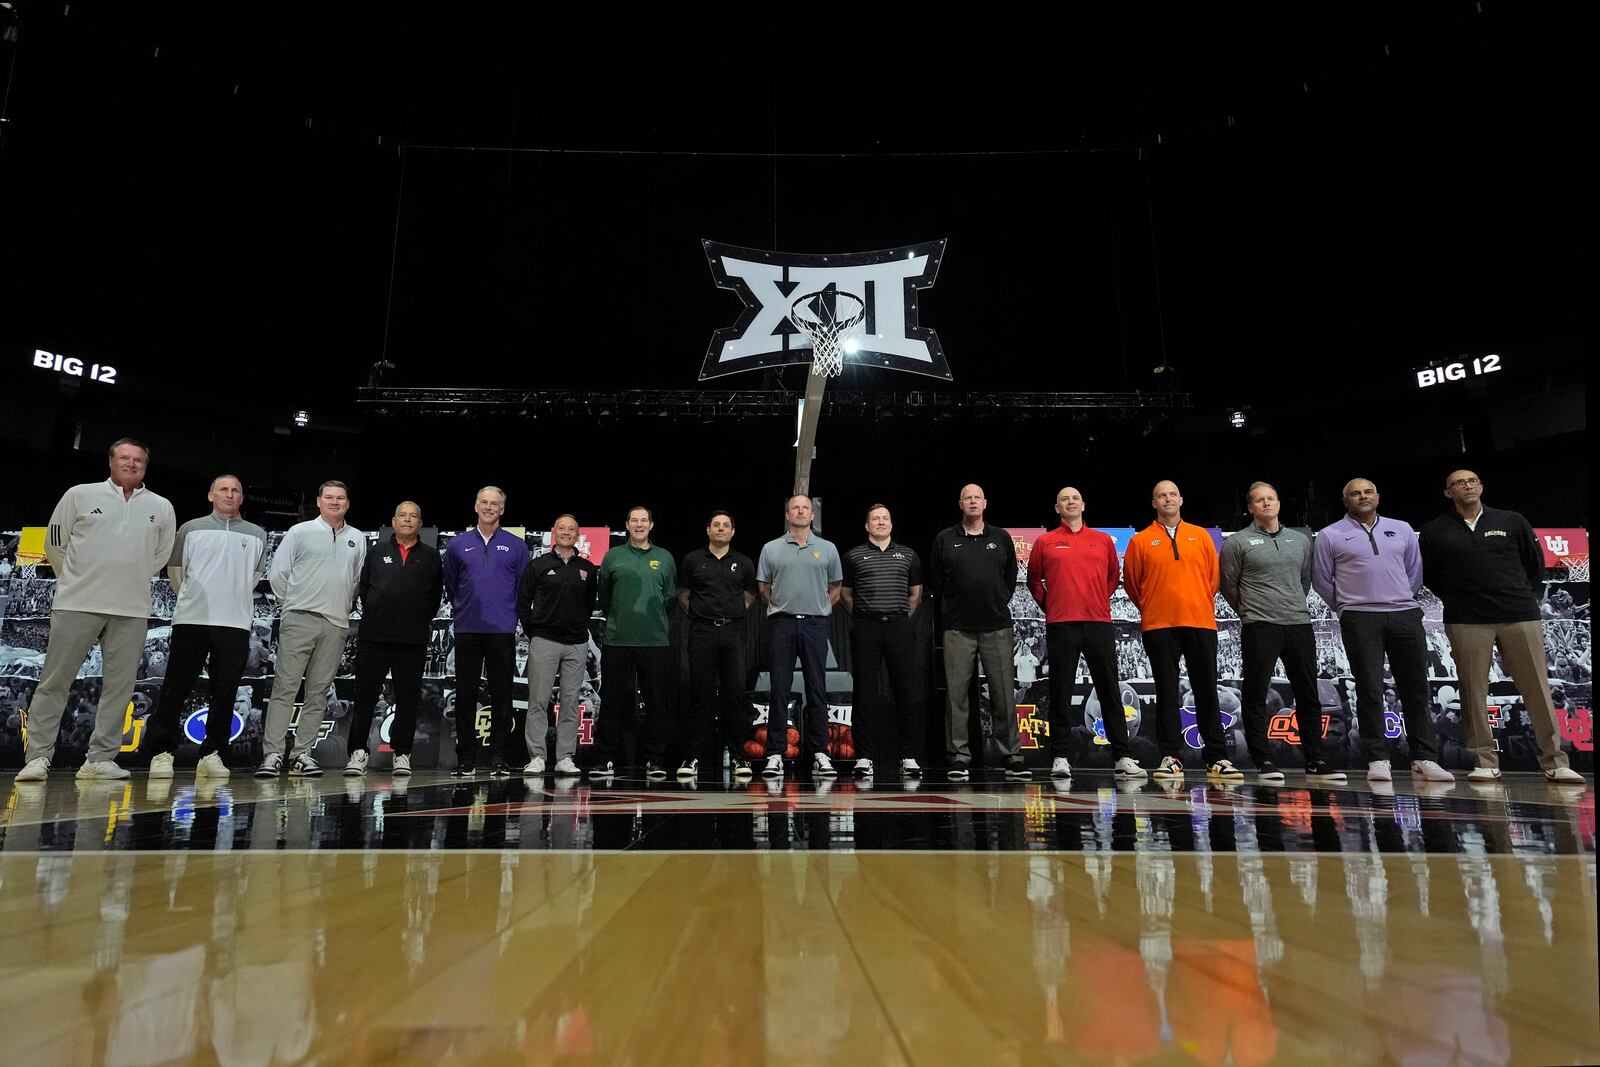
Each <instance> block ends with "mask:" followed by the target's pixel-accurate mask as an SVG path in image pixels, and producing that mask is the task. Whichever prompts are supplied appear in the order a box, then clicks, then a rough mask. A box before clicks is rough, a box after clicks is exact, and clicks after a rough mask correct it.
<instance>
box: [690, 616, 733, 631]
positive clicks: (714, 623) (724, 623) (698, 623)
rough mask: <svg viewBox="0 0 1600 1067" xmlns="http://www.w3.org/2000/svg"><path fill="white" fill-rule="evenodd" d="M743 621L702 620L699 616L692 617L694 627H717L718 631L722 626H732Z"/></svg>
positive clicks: (725, 619) (724, 619) (723, 619)
mask: <svg viewBox="0 0 1600 1067" xmlns="http://www.w3.org/2000/svg"><path fill="white" fill-rule="evenodd" d="M743 621H744V620H743V619H727V618H716V619H707V618H704V617H703V616H700V615H696V616H695V617H694V624H695V625H696V626H715V627H718V628H719V629H720V628H721V627H723V626H732V625H733V624H734V623H738V622H743Z"/></svg>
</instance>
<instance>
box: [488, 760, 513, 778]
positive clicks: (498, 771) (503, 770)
mask: <svg viewBox="0 0 1600 1067" xmlns="http://www.w3.org/2000/svg"><path fill="white" fill-rule="evenodd" d="M489 777H490V778H510V777H511V764H509V763H507V762H506V758H505V757H504V756H496V757H495V758H494V762H493V763H491V764H489Z"/></svg>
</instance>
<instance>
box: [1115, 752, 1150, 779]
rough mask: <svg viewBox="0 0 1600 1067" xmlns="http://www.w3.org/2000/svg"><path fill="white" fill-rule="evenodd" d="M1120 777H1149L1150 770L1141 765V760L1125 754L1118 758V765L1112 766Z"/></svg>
mask: <svg viewBox="0 0 1600 1067" xmlns="http://www.w3.org/2000/svg"><path fill="white" fill-rule="evenodd" d="M1112 769H1113V770H1114V771H1115V772H1116V776H1117V777H1118V778H1148V777H1149V776H1150V774H1149V772H1148V771H1146V770H1145V769H1144V768H1143V767H1141V766H1139V761H1138V760H1136V759H1134V758H1133V757H1132V756H1123V757H1122V758H1121V759H1119V760H1117V765H1116V767H1114V768H1112Z"/></svg>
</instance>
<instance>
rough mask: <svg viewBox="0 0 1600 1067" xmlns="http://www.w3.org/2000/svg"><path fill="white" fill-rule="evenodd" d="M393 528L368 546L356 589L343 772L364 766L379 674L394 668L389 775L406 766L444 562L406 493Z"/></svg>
mask: <svg viewBox="0 0 1600 1067" xmlns="http://www.w3.org/2000/svg"><path fill="white" fill-rule="evenodd" d="M393 525H394V536H392V537H391V538H389V539H388V540H387V541H379V542H378V543H377V544H375V545H373V546H372V547H371V548H369V549H368V550H367V558H366V560H365V562H363V563H362V565H361V579H360V581H359V583H358V584H357V586H356V596H357V598H358V599H359V601H360V604H361V625H360V627H359V629H358V630H357V633H356V703H355V709H354V710H353V711H352V712H351V715H350V759H349V762H347V763H346V764H345V768H344V773H345V775H346V776H347V777H351V778H355V777H359V776H360V775H363V774H365V773H367V758H368V757H367V746H368V743H369V738H368V736H367V735H368V734H369V733H370V732H371V730H372V711H373V708H374V707H376V705H377V703H378V697H379V696H380V695H381V694H382V692H383V680H384V678H385V677H387V676H388V674H389V672H390V671H393V672H394V708H395V714H394V726H393V727H392V728H391V729H390V731H389V745H390V747H391V748H393V749H394V775H395V777H397V778H399V777H405V776H407V775H409V774H410V773H411V740H412V736H413V735H414V734H415V732H416V728H417V704H418V702H419V701H420V699H421V696H422V665H423V661H424V659H425V657H426V655H427V651H428V638H429V637H431V636H432V635H433V617H434V615H436V614H437V613H438V610H439V594H440V592H441V590H442V589H443V588H444V570H443V568H442V566H441V565H440V561H439V551H438V549H436V548H434V547H433V546H431V545H428V544H426V543H424V542H423V541H422V540H421V539H420V538H419V537H418V536H417V532H418V531H419V530H421V529H422V508H421V507H419V506H418V505H416V504H414V503H412V502H411V501H409V500H405V501H402V502H401V503H400V506H399V507H397V508H395V509H394V519H393Z"/></svg>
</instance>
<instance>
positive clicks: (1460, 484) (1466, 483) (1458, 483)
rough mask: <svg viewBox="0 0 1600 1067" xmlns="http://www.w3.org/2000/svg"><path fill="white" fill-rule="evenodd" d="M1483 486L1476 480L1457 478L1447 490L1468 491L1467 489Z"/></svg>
mask: <svg viewBox="0 0 1600 1067" xmlns="http://www.w3.org/2000/svg"><path fill="white" fill-rule="evenodd" d="M1482 484H1483V483H1482V482H1480V481H1479V480H1478V479H1476V478H1457V479H1456V480H1455V481H1453V482H1451V483H1450V484H1449V486H1447V488H1449V489H1467V488H1470V487H1472V486H1475V485H1482Z"/></svg>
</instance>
